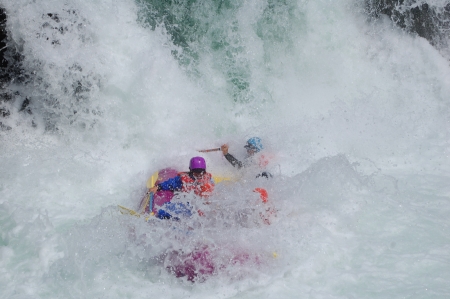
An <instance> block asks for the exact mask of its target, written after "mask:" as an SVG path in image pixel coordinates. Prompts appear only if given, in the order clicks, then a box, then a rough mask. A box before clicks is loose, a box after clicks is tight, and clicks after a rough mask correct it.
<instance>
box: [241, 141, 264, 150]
mask: <svg viewBox="0 0 450 299" xmlns="http://www.w3.org/2000/svg"><path fill="white" fill-rule="evenodd" d="M244 147H245V148H246V149H252V150H254V151H255V152H259V151H261V150H262V149H263V148H264V147H263V145H262V143H261V138H259V137H252V138H250V139H249V140H247V144H246V145H245V146H244Z"/></svg>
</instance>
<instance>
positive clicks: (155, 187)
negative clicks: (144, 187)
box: [148, 186, 158, 193]
mask: <svg viewBox="0 0 450 299" xmlns="http://www.w3.org/2000/svg"><path fill="white" fill-rule="evenodd" d="M157 191H158V186H154V187H151V188H150V189H148V193H150V192H151V193H156V192H157Z"/></svg>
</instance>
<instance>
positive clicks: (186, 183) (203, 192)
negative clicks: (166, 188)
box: [178, 172, 214, 197]
mask: <svg viewBox="0 0 450 299" xmlns="http://www.w3.org/2000/svg"><path fill="white" fill-rule="evenodd" d="M178 175H179V176H180V178H181V181H182V182H183V187H182V191H183V192H187V193H188V192H192V191H194V193H195V194H196V195H198V196H201V197H208V196H210V195H211V194H212V192H213V191H214V182H213V180H212V176H211V174H210V173H208V172H205V173H204V174H203V175H202V176H201V177H199V178H196V179H194V178H192V177H190V176H189V173H188V172H181V173H179V174H178Z"/></svg>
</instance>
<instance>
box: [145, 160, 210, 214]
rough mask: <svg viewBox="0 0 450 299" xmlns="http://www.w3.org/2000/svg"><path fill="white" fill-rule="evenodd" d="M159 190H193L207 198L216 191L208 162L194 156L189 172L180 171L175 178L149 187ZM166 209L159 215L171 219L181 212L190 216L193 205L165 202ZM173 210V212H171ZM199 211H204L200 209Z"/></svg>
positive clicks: (161, 210) (154, 190)
mask: <svg viewBox="0 0 450 299" xmlns="http://www.w3.org/2000/svg"><path fill="white" fill-rule="evenodd" d="M158 191H172V192H185V193H190V192H193V193H194V194H195V195H197V196H200V197H203V198H206V197H208V196H210V195H211V194H212V192H213V191H214V181H213V179H212V175H211V174H210V173H208V172H206V162H205V159H203V158H202V157H193V158H192V159H191V160H190V162H189V172H180V173H179V174H178V175H177V176H175V177H174V178H171V179H168V180H166V181H164V182H161V183H159V184H156V185H155V186H154V187H152V188H150V189H149V192H153V193H156V192H158ZM163 208H164V209H160V210H159V211H158V213H157V217H158V218H160V219H169V218H171V217H172V215H171V213H173V214H181V215H183V216H190V215H191V214H192V213H191V207H190V206H189V203H188V204H187V205H185V204H183V203H180V202H177V203H172V202H170V203H165V204H164V206H163ZM170 212H171V213H170ZM198 213H199V214H200V215H202V214H203V213H202V212H201V211H200V210H199V211H198Z"/></svg>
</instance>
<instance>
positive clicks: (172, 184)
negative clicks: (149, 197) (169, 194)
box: [149, 175, 183, 192]
mask: <svg viewBox="0 0 450 299" xmlns="http://www.w3.org/2000/svg"><path fill="white" fill-rule="evenodd" d="M182 187H183V182H182V181H181V177H180V176H179V175H177V176H176V177H174V178H171V179H168V180H167V181H164V182H162V183H159V184H157V185H155V186H154V187H152V188H150V190H149V191H150V192H157V191H178V190H181V189H182Z"/></svg>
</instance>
